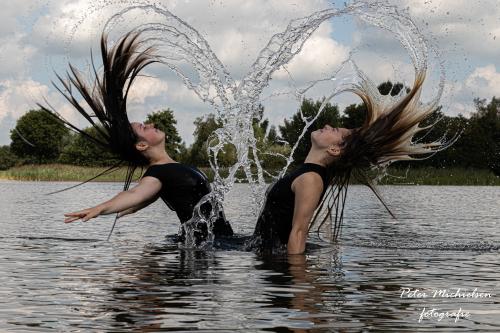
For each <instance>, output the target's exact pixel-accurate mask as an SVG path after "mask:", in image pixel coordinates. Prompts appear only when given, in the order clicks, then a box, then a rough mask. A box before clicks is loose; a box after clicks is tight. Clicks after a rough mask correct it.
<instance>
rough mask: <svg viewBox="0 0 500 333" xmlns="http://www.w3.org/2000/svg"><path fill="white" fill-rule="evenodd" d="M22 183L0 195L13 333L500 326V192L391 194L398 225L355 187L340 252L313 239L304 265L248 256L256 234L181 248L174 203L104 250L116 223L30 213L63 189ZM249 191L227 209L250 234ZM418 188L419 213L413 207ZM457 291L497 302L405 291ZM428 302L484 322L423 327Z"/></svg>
mask: <svg viewBox="0 0 500 333" xmlns="http://www.w3.org/2000/svg"><path fill="white" fill-rule="evenodd" d="M15 184H16V183H6V184H5V183H1V182H0V189H1V190H2V191H3V192H6V193H13V195H12V196H9V197H7V196H3V197H0V213H2V214H1V215H2V216H3V217H4V218H3V219H0V226H1V227H2V230H3V234H2V236H1V237H2V238H1V242H0V294H1V295H2V297H0V313H1V314H0V331H2V332H3V331H6V332H11V331H35V330H39V331H48V330H52V331H59V332H66V331H85V332H109V331H111V332H129V331H139V332H141V331H145V332H148V331H154V332H158V331H180V330H191V331H193V330H205V331H207V332H213V331H217V332H234V331H238V330H241V331H251V332H265V331H274V332H305V331H307V332H325V331H333V332H362V331H380V332H389V331H396V332H401V331H409V332H415V331H419V332H420V331H423V332H425V331H428V332H461V331H463V332H471V331H477V332H486V331H490V332H498V331H499V329H500V320H499V318H500V310H498V302H499V298H498V297H499V296H498V295H500V284H499V282H498V281H500V273H499V272H500V270H499V268H500V264H499V255H500V252H499V249H500V247H498V245H499V244H500V234H499V230H500V229H498V221H499V217H500V210H499V209H500V206H498V205H496V203H497V201H498V198H499V197H500V192H499V191H500V189H499V188H494V187H490V188H486V187H477V188H473V187H467V188H464V187H441V188H439V193H440V194H441V195H440V196H435V200H434V201H433V202H431V203H429V202H427V201H426V198H428V197H429V196H430V195H434V194H433V193H434V192H435V191H436V190H435V189H434V188H433V187H412V188H409V187H407V188H405V187H387V188H384V191H386V192H387V193H386V198H387V201H389V202H392V203H393V205H395V206H397V207H400V208H398V209H400V211H399V212H398V213H399V214H398V217H399V219H398V220H397V221H394V220H391V219H390V217H388V216H387V215H386V214H385V212H384V211H383V210H382V209H380V207H378V204H377V203H376V201H372V197H371V194H370V192H369V191H365V190H364V188H362V187H356V186H353V188H352V189H351V191H352V192H351V193H352V196H353V198H356V199H355V200H351V201H350V203H349V205H350V206H349V210H348V211H347V214H348V216H347V217H348V218H349V220H346V225H345V229H344V230H343V235H342V240H341V242H340V244H338V245H337V246H336V247H333V248H330V247H327V246H326V245H325V244H323V243H321V242H319V241H317V240H314V239H313V240H312V241H313V242H312V243H311V244H309V247H308V250H307V255H306V256H292V257H287V256H284V257H279V256H271V257H269V256H267V257H266V256H257V255H256V254H254V253H252V252H244V251H241V248H242V245H243V244H244V242H245V238H244V237H240V238H239V239H237V240H236V241H235V242H232V243H230V245H231V246H228V244H220V246H218V247H217V248H216V249H215V250H213V251H212V250H211V251H190V250H185V249H179V248H178V247H177V245H176V244H175V243H173V242H172V241H171V240H170V239H165V234H166V233H175V232H176V231H177V227H178V223H177V221H176V219H175V216H173V215H172V216H169V215H168V214H169V212H168V211H164V210H162V206H158V207H154V206H153V207H152V208H148V210H146V211H144V213H143V214H142V215H141V216H137V217H131V218H130V219H129V220H124V221H123V222H121V225H119V226H118V229H117V231H118V232H117V233H116V234H115V235H114V237H113V238H112V239H111V241H110V242H106V241H102V239H103V238H105V235H106V234H107V232H108V231H109V223H108V222H110V221H108V220H106V219H102V220H96V221H95V222H92V223H88V224H80V225H74V226H71V227H68V226H67V225H64V223H62V220H60V217H62V212H63V210H64V208H65V206H63V205H61V204H60V202H62V201H64V202H68V205H73V204H74V205H75V206H76V205H77V204H78V205H80V204H81V202H73V201H74V200H75V198H74V197H73V196H72V195H70V194H67V197H64V198H58V199H57V200H56V199H53V198H49V199H50V200H49V201H48V202H47V201H41V200H40V201H35V202H31V203H30V204H29V205H28V204H26V205H23V206H19V205H21V203H22V200H21V198H22V197H28V196H29V195H31V193H33V192H37V191H39V192H43V193H46V192H49V191H50V190H51V186H52V187H53V188H56V187H57V184H52V185H50V184H49V183H43V184H42V183H29V184H25V183H22V184H23V186H15ZM113 186H115V185H114V184H92V185H89V187H88V188H84V189H82V190H81V193H80V195H81V198H85V200H88V202H87V203H89V204H91V201H92V200H96V201H97V196H98V195H97V194H96V193H97V192H99V195H103V196H107V195H112V194H113V193H115V192H116V191H117V189H116V188H115V187H113ZM39 187H43V188H42V189H40V188H39ZM96 189H99V191H97V190H96ZM247 191H248V192H249V191H250V189H247V188H246V187H244V186H239V187H238V188H237V191H236V192H234V193H233V195H232V197H233V199H234V200H233V201H232V203H230V204H228V207H227V212H228V214H232V216H229V218H230V219H231V221H232V222H233V221H234V226H235V229H236V230H237V231H238V230H240V231H241V230H245V232H244V233H246V234H250V233H251V232H252V227H253V224H254V221H249V220H248V218H241V216H242V213H241V207H240V206H238V205H239V203H240V202H243V201H244V200H245V199H246V198H248V192H247ZM456 191H460V192H459V194H460V195H459V196H460V198H462V200H464V201H466V202H467V203H468V204H469V207H468V208H467V207H463V206H464V204H463V201H462V202H458V200H451V201H449V200H448V199H447V198H448V197H453V198H455V197H457V196H458V194H457V193H456ZM410 192H411V193H412V195H413V198H414V199H415V200H420V201H421V203H420V204H419V203H418V202H416V203H413V202H409V203H408V201H406V200H405V199H404V198H405V196H406V197H407V193H410ZM81 198H80V196H79V198H78V201H81ZM51 200H52V201H51ZM72 200H73V201H72ZM405 204H406V206H405ZM66 208H67V207H66ZM444 209H446V211H443V210H444ZM377 212H378V215H377V214H376V213H377ZM41 216H42V217H41ZM103 235H104V237H103ZM99 239H101V241H97V240H99ZM457 287H460V288H466V289H468V290H473V289H474V288H478V289H479V290H480V291H483V292H490V293H492V294H494V295H496V296H495V297H492V298H491V299H454V298H451V299H444V298H441V299H416V298H401V297H400V294H401V288H420V289H428V290H433V289H452V288H457ZM424 307H427V308H429V307H435V308H437V309H440V310H441V311H448V310H449V311H452V310H457V309H458V308H460V307H461V308H462V309H464V310H468V311H470V312H471V315H472V317H471V318H470V319H467V320H460V321H458V322H457V323H455V322H454V321H453V320H443V321H441V322H438V321H436V320H426V321H423V322H418V316H419V313H420V311H422V309H423V308H424Z"/></svg>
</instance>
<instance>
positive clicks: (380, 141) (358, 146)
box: [309, 70, 456, 240]
mask: <svg viewBox="0 0 500 333" xmlns="http://www.w3.org/2000/svg"><path fill="white" fill-rule="evenodd" d="M424 79H425V71H424V70H421V71H418V72H417V73H416V76H415V81H414V84H413V88H411V89H410V90H409V91H408V92H407V93H406V95H403V96H401V97H400V99H399V100H396V101H394V102H393V103H389V104H388V103H386V102H385V101H384V100H382V99H381V98H380V97H381V95H380V93H379V92H378V89H377V88H376V86H375V85H374V84H373V83H372V82H371V81H370V80H369V79H367V78H363V77H362V80H361V83H360V84H359V85H357V86H356V87H355V88H353V89H351V91H352V92H353V93H355V94H356V95H358V96H359V97H360V98H361V99H362V100H363V102H364V104H365V106H366V110H367V113H366V119H365V121H364V123H363V125H362V126H361V127H360V128H356V129H353V130H352V133H351V135H349V136H348V137H346V138H345V139H344V144H343V148H342V152H341V155H340V158H339V159H338V160H336V161H335V162H334V163H332V164H331V165H330V166H329V170H328V184H329V187H328V189H327V190H326V193H325V195H324V196H323V199H322V201H321V202H320V204H319V207H318V209H317V210H316V214H315V215H314V217H313V220H312V222H311V224H310V226H309V230H312V228H313V227H315V226H317V231H318V233H319V231H320V230H321V229H322V228H323V226H328V227H329V228H326V232H327V235H328V238H329V239H330V240H336V239H337V238H338V236H339V235H340V232H341V228H342V222H343V217H344V207H345V202H346V198H347V189H348V187H349V182H350V181H351V180H352V179H355V180H357V181H358V182H359V183H361V184H364V185H366V186H368V187H369V188H370V189H371V190H372V191H373V193H374V194H375V195H376V196H377V198H378V199H379V200H380V202H381V203H382V204H383V205H384V207H385V208H386V209H387V211H388V212H389V214H391V216H392V217H394V218H395V216H394V214H393V213H392V212H391V210H390V209H389V207H388V206H387V204H386V203H385V202H384V200H383V198H382V196H381V195H380V193H379V191H378V190H377V188H376V180H377V177H380V175H383V174H384V172H385V169H386V168H387V166H389V164H390V163H392V162H394V161H401V160H414V159H421V158H427V157H429V156H432V155H433V154H435V153H436V152H438V151H440V150H443V149H446V148H447V147H449V146H450V145H451V144H452V143H453V142H454V141H455V140H456V138H453V139H451V140H448V141H442V140H441V141H433V142H428V143H424V142H413V141H412V139H413V138H414V136H415V134H417V133H419V132H421V131H424V130H428V129H430V128H431V127H432V126H433V125H434V124H431V125H428V126H424V127H420V126H419V124H421V123H422V122H423V121H424V120H426V119H427V118H428V117H429V116H430V115H431V114H432V113H433V112H434V111H436V109H437V105H436V103H429V104H422V103H421V102H420V93H421V89H422V85H423V83H424ZM330 223H333V228H332V227H331V225H330Z"/></svg>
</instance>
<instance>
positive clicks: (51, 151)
mask: <svg viewBox="0 0 500 333" xmlns="http://www.w3.org/2000/svg"><path fill="white" fill-rule="evenodd" d="M68 133H69V130H68V129H67V128H66V127H65V126H64V125H63V124H62V123H61V122H60V121H58V120H57V119H55V118H54V117H52V116H51V115H49V114H48V113H46V112H45V111H42V110H30V111H28V112H27V113H26V114H24V115H23V116H22V117H21V118H19V119H18V120H17V123H16V127H15V128H14V129H13V130H11V132H10V139H11V140H12V142H11V144H10V148H11V150H12V152H13V153H14V154H16V155H17V156H18V157H21V158H23V159H24V160H25V161H26V162H30V163H50V162H54V161H56V160H57V158H58V157H59V153H60V152H61V149H62V147H63V144H64V142H65V137H67V136H68Z"/></svg>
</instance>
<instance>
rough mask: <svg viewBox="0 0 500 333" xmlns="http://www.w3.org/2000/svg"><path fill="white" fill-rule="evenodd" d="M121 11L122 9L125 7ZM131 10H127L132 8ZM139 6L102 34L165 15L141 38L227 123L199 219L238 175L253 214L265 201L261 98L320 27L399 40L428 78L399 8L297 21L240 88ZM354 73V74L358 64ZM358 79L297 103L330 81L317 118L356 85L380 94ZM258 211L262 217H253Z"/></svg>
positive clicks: (168, 20)
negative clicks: (338, 24)
mask: <svg viewBox="0 0 500 333" xmlns="http://www.w3.org/2000/svg"><path fill="white" fill-rule="evenodd" d="M119 3H124V2H123V1H121V2H120V1H119ZM125 3H127V4H129V2H128V1H127V2H125ZM135 3H137V5H132V6H128V7H126V8H124V9H123V10H121V11H119V12H117V13H116V14H115V15H113V16H112V17H111V18H110V19H109V20H108V21H107V22H106V25H105V29H104V31H106V32H108V31H111V30H113V29H114V28H115V27H116V26H118V25H119V24H120V23H123V21H124V20H123V17H124V15H126V14H127V13H130V12H132V11H133V10H142V11H145V12H147V13H156V14H158V15H160V16H161V18H162V19H163V22H158V23H147V24H141V25H139V26H137V27H136V30H137V31H140V32H142V33H143V35H145V36H143V38H144V37H145V42H148V43H149V42H150V43H154V44H155V46H156V47H157V48H158V49H159V51H160V52H159V53H160V54H161V56H160V58H161V61H162V62H163V64H165V65H166V66H168V67H169V68H170V69H171V70H172V71H173V72H174V73H175V74H176V75H177V76H179V77H180V78H181V79H182V81H183V82H184V84H185V85H186V86H187V87H188V88H189V89H191V90H192V91H193V92H194V93H195V94H196V95H197V96H198V97H199V98H200V99H201V100H202V101H204V102H207V103H209V104H210V105H212V106H213V107H214V109H215V110H216V112H217V116H218V119H219V120H221V122H222V125H223V127H222V128H219V129H217V130H216V131H215V132H214V133H213V135H212V136H211V138H210V140H209V145H208V148H207V149H208V153H209V157H210V164H211V167H212V169H214V171H215V180H214V183H215V188H214V191H213V193H214V196H213V197H211V198H204V199H203V200H202V201H200V203H199V204H198V206H197V208H196V209H195V210H196V211H199V206H200V205H201V204H202V203H203V202H206V201H207V200H211V201H212V202H213V203H217V202H222V201H223V199H224V194H225V193H227V192H228V191H229V190H230V189H231V187H232V185H233V183H234V181H235V177H236V171H238V170H239V169H241V168H242V169H243V171H244V173H245V177H246V179H247V180H248V182H249V184H250V185H251V188H252V192H253V198H252V201H253V203H254V207H259V206H260V204H261V200H262V199H263V198H262V197H261V191H262V189H263V187H264V186H265V185H264V184H265V183H264V178H263V168H262V166H261V164H260V160H259V156H258V152H259V151H258V149H257V144H256V139H255V136H254V132H253V127H252V124H253V121H254V120H255V119H259V105H258V102H259V97H260V95H261V93H262V91H263V89H264V88H265V87H266V86H267V84H268V82H269V79H270V78H271V76H272V74H273V73H274V72H275V71H276V70H278V69H280V68H281V67H282V66H284V65H286V64H287V63H288V62H290V60H291V59H292V58H293V57H294V56H295V55H296V54H297V53H299V52H300V50H301V49H302V46H303V45H304V43H305V42H306V41H307V40H308V38H309V37H310V36H311V34H312V33H313V32H314V31H316V30H317V28H318V27H319V26H320V24H321V23H323V22H325V21H326V20H328V19H330V18H332V17H335V16H340V15H346V14H350V15H354V16H356V17H358V18H359V19H361V20H362V21H364V22H366V23H368V24H370V25H374V26H377V27H379V28H381V29H384V30H387V31H389V32H391V33H392V34H393V35H395V37H396V38H397V39H398V40H399V41H400V43H401V44H402V46H403V47H404V49H405V50H406V51H407V52H408V54H409V56H410V58H411V60H412V62H413V65H414V67H415V70H416V71H417V72H418V71H425V70H426V68H427V47H426V41H425V39H424V38H423V36H422V34H421V33H420V32H419V30H418V28H417V27H416V25H415V24H414V23H413V21H412V20H411V18H410V17H409V15H408V14H407V13H406V12H401V11H399V10H398V9H397V8H396V7H395V6H389V5H387V4H385V3H382V2H375V3H367V2H365V1H357V2H354V3H352V4H350V5H346V6H345V7H344V8H342V9H334V8H329V9H325V10H322V11H318V12H315V13H313V14H311V15H309V16H307V17H304V18H300V19H295V20H292V21H291V22H290V23H289V24H288V26H287V27H286V29H285V31H283V32H281V33H278V34H275V35H273V36H272V38H271V39H270V41H269V42H268V44H267V45H266V47H264V48H263V49H262V50H261V51H260V52H259V55H258V57H257V59H256V60H255V62H254V63H253V64H252V66H251V68H250V70H249V72H248V73H247V74H246V75H245V76H244V78H243V79H242V81H241V83H239V84H236V83H235V81H234V80H233V78H232V77H231V75H230V74H229V72H228V71H227V70H226V69H225V67H224V65H223V64H222V62H221V61H220V60H219V59H218V58H217V56H216V55H215V54H214V53H213V52H212V50H211V49H210V46H209V44H208V42H207V41H206V40H205V39H204V38H203V37H202V36H201V35H200V34H199V33H198V32H197V31H196V30H195V29H194V28H192V27H191V26H190V25H189V24H187V23H186V22H184V21H183V20H181V19H180V18H178V17H177V16H175V15H174V14H172V13H171V12H170V11H168V10H167V9H165V8H162V7H161V5H158V4H148V3H147V2H145V1H135ZM108 5H109V3H106V4H105V5H103V6H104V7H105V6H108ZM149 17H150V16H148V18H149ZM186 64H190V65H191V66H192V73H191V74H195V75H197V79H198V82H193V80H192V79H190V77H189V76H190V73H189V70H188V69H187V68H186V66H185V65H186ZM343 65H345V63H344V64H343ZM353 65H354V68H356V67H355V64H354V63H353ZM355 72H356V76H357V80H358V81H359V82H360V83H355V82H354V81H353V82H348V83H346V81H345V80H337V81H334V80H335V79H336V78H335V76H336V75H338V74H339V71H337V72H336V73H334V74H333V76H331V77H328V78H326V79H321V80H317V81H313V82H312V84H310V85H309V86H308V87H306V88H304V89H301V90H300V92H298V93H297V92H296V93H295V95H296V96H298V99H300V98H303V96H304V94H305V93H306V92H307V91H308V90H309V89H310V88H312V87H313V86H314V85H315V84H317V83H318V82H320V81H324V80H330V81H331V82H332V88H331V91H332V93H331V94H330V96H329V97H328V98H326V99H325V101H324V102H323V104H322V105H321V107H320V109H319V112H318V114H317V116H319V115H320V114H321V112H322V111H323V109H324V107H325V105H326V103H327V102H328V101H330V100H331V99H332V98H333V97H334V96H335V95H337V94H338V93H341V92H343V91H347V90H349V89H350V88H353V87H355V86H356V85H357V84H362V85H363V87H364V88H365V89H370V90H372V91H374V92H375V91H376V85H375V84H374V83H373V82H371V81H370V80H369V79H368V77H367V76H366V75H364V73H363V72H361V71H360V70H358V69H357V68H356V70H355ZM441 72H442V75H441V83H440V86H439V89H438V94H437V96H436V98H435V99H434V100H433V101H432V102H431V103H437V101H439V98H440V96H441V94H442V89H443V86H444V74H443V73H444V67H443V66H442V67H441ZM339 83H340V84H339ZM373 95H374V96H375V95H377V94H373ZM316 118H317V117H315V118H314V119H312V120H310V121H308V120H306V119H304V120H305V122H306V126H305V128H304V130H303V131H302V133H301V135H300V137H299V140H298V141H297V143H296V144H295V147H293V149H292V151H291V153H290V155H289V157H288V159H287V164H286V166H285V168H284V169H283V170H282V171H281V173H280V175H282V174H283V173H284V172H285V171H286V169H287V168H288V166H289V164H290V163H291V156H293V153H294V150H295V148H296V147H297V144H298V142H299V141H300V139H301V138H302V137H303V135H304V134H305V133H306V130H307V128H308V127H309V126H310V125H311V124H312V122H313V121H314V120H315V119H316ZM228 144H231V145H233V146H234V147H235V149H236V156H237V161H236V162H235V163H234V164H233V165H232V166H231V167H230V168H229V175H228V176H227V177H225V178H224V177H222V176H221V175H220V168H219V162H218V156H219V154H220V153H221V152H223V151H224V148H225V146H226V145H228ZM252 167H253V168H254V169H256V173H253V172H252ZM216 211H217V209H216V210H214V212H216ZM253 211H254V212H256V210H255V209H254V210H253ZM212 215H214V214H212Z"/></svg>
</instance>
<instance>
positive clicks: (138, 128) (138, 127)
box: [130, 122, 165, 146]
mask: <svg viewBox="0 0 500 333" xmlns="http://www.w3.org/2000/svg"><path fill="white" fill-rule="evenodd" d="M130 125H131V126H132V129H133V130H134V133H135V135H137V136H138V137H139V141H145V142H146V143H147V144H148V145H149V146H155V145H157V144H159V143H161V142H162V141H164V140H165V133H163V132H162V131H160V130H159V129H157V128H155V126H154V124H144V123H136V122H134V123H130Z"/></svg>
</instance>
